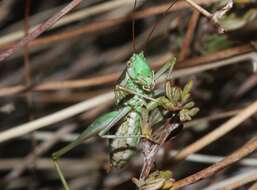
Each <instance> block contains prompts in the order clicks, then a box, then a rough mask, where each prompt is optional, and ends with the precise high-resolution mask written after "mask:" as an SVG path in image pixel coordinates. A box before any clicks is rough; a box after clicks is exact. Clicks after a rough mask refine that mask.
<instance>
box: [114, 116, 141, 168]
mask: <svg viewBox="0 0 257 190" xmlns="http://www.w3.org/2000/svg"><path fill="white" fill-rule="evenodd" d="M139 135H140V115H139V114H138V113H137V112H134V111H132V112H130V113H129V114H128V116H127V117H126V118H125V119H124V121H123V123H122V124H121V125H120V126H119V127H118V129H117V131H116V132H115V136H117V138H116V139H112V140H111V141H110V152H111V154H110V157H111V163H112V166H113V167H117V168H121V167H123V166H124V165H126V163H127V162H128V160H129V159H130V158H131V157H132V156H133V155H134V153H135V151H136V148H137V145H138V144H139V141H140V136H139ZM129 136H132V137H131V138H127V137H129ZM119 137H124V138H119Z"/></svg>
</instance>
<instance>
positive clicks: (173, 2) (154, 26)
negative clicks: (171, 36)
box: [142, 0, 177, 49]
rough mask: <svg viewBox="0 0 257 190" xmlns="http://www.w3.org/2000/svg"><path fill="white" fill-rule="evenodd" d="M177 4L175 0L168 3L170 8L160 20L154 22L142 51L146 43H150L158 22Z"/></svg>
mask: <svg viewBox="0 0 257 190" xmlns="http://www.w3.org/2000/svg"><path fill="white" fill-rule="evenodd" d="M176 2H177V0H171V1H170V3H171V4H170V6H169V7H168V8H167V9H166V10H165V12H164V13H163V15H162V18H160V19H159V20H158V21H156V22H155V24H154V25H153V27H152V29H151V31H150V33H149V35H148V37H147V39H146V42H145V44H144V45H143V47H142V49H144V47H145V46H146V45H147V44H148V42H149V41H150V39H151V37H152V35H153V32H154V30H155V29H156V27H157V26H158V24H159V23H160V21H161V20H162V19H163V17H165V16H166V15H167V13H168V12H169V10H170V9H171V8H172V7H173V6H174V5H175V3H176Z"/></svg>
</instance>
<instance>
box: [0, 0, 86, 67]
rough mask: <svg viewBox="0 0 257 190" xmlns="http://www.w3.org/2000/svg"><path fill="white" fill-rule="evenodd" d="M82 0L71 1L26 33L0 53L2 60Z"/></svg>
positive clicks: (0, 59)
mask: <svg viewBox="0 0 257 190" xmlns="http://www.w3.org/2000/svg"><path fill="white" fill-rule="evenodd" d="M81 1H82V0H73V1H71V2H70V3H69V4H68V5H67V6H65V7H64V8H63V9H62V10H60V11H59V12H58V13H56V14H55V15H53V16H52V17H50V18H49V19H48V20H47V21H46V22H44V23H42V24H40V25H39V26H38V27H36V28H35V29H34V30H33V31H31V32H30V33H29V34H28V35H26V36H25V37H24V38H22V39H21V40H20V41H19V42H18V43H16V44H15V45H14V46H12V47H10V48H8V49H7V50H5V51H4V52H2V53H0V62H1V61H4V60H5V59H6V58H8V57H9V56H11V55H12V54H13V53H15V52H16V51H17V50H18V49H20V48H21V47H23V46H24V45H26V44H28V43H29V42H30V41H32V40H33V39H35V38H37V37H38V36H39V35H40V34H42V33H43V32H45V31H46V30H47V29H48V28H50V27H51V26H53V25H54V24H55V23H56V22H57V21H58V20H59V19H60V18H61V17H63V16H64V15H65V14H67V13H68V12H69V11H71V10H72V9H73V8H74V7H76V6H77V5H79V4H80V3H81Z"/></svg>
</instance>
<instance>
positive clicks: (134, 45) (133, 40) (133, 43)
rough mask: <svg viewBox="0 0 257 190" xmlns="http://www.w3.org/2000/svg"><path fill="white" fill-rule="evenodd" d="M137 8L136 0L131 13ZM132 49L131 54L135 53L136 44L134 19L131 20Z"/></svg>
mask: <svg viewBox="0 0 257 190" xmlns="http://www.w3.org/2000/svg"><path fill="white" fill-rule="evenodd" d="M136 7H137V0H135V1H134V7H133V11H135V9H136ZM132 48H133V52H136V42H135V19H134V18H133V20H132Z"/></svg>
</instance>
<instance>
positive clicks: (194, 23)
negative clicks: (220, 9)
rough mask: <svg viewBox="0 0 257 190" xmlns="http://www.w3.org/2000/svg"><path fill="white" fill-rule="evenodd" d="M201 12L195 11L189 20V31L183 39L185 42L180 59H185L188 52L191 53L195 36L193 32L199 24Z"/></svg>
mask: <svg viewBox="0 0 257 190" xmlns="http://www.w3.org/2000/svg"><path fill="white" fill-rule="evenodd" d="M199 17H200V14H199V12H198V11H193V13H192V16H191V18H190V20H189V22H188V28H187V32H186V34H185V38H184V40H183V44H182V47H181V50H180V53H179V57H178V60H179V61H182V60H184V59H185V58H186V57H187V56H188V54H189V50H190V44H191V41H192V37H193V33H194V31H195V28H196V26H197V23H198V20H199Z"/></svg>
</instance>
